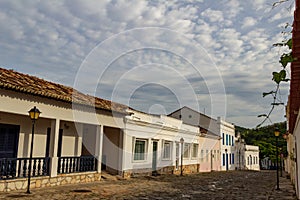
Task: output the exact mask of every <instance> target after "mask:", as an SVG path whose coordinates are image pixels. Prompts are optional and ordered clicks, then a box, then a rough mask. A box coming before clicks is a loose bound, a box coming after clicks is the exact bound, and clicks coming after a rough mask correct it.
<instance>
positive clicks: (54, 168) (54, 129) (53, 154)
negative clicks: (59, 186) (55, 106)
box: [49, 119, 60, 177]
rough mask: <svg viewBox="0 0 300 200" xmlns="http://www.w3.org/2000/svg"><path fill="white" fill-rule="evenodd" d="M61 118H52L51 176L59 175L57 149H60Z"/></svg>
mask: <svg viewBox="0 0 300 200" xmlns="http://www.w3.org/2000/svg"><path fill="white" fill-rule="evenodd" d="M59 124H60V120H59V119H54V120H51V134H50V138H51V139H50V151H49V155H50V169H49V173H50V177H56V176H57V165H58V158H57V149H58V136H59Z"/></svg>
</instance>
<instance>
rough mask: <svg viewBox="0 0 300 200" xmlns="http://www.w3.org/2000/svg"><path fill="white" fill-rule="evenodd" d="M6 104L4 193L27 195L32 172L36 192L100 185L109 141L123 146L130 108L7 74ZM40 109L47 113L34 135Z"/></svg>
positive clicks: (0, 173)
mask: <svg viewBox="0 0 300 200" xmlns="http://www.w3.org/2000/svg"><path fill="white" fill-rule="evenodd" d="M0 102H1V106H0V137H1V140H0V169H1V170H0V191H11V190H19V189H26V187H27V177H28V174H29V173H30V171H31V173H30V175H31V177H32V179H31V182H32V184H31V186H32V187H47V186H55V185H61V184H70V183H78V182H91V181H95V180H100V178H101V163H102V158H103V156H105V155H106V152H105V150H106V149H105V148H106V143H103V138H104V139H105V138H116V139H118V140H121V138H122V128H123V127H124V122H123V119H124V116H125V115H127V113H126V109H127V107H126V106H124V105H121V104H117V103H112V102H110V101H107V100H104V99H100V98H96V97H91V96H88V95H85V94H82V93H80V92H79V91H76V90H74V89H73V88H70V87H67V86H63V85H59V84H56V83H51V82H48V81H45V80H42V79H39V78H37V77H34V76H29V75H26V74H21V73H18V72H15V71H13V70H6V69H2V68H0ZM34 106H36V107H37V108H38V109H39V110H40V111H41V112H42V113H41V115H40V117H39V119H38V120H37V121H36V122H35V129H34V130H35V131H34V134H33V135H32V130H33V129H32V122H31V120H30V118H29V116H28V111H29V110H30V109H31V108H33V107H34ZM31 141H32V142H33V148H32V157H33V159H32V162H31V163H32V164H31V168H30V165H29V161H30V159H29V157H30V152H31ZM117 145H119V147H120V148H119V149H122V146H121V145H120V144H117ZM102 153H103V154H102ZM119 155H120V154H114V155H113V156H111V157H108V156H106V161H107V162H114V161H115V157H118V156H119ZM120 163H121V162H119V160H118V164H120ZM117 169H119V168H117Z"/></svg>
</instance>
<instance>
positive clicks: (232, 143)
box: [231, 136, 234, 146]
mask: <svg viewBox="0 0 300 200" xmlns="http://www.w3.org/2000/svg"><path fill="white" fill-rule="evenodd" d="M231 145H232V146H234V137H233V136H232V142H231Z"/></svg>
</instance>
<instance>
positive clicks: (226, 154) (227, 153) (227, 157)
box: [226, 153, 228, 171]
mask: <svg viewBox="0 0 300 200" xmlns="http://www.w3.org/2000/svg"><path fill="white" fill-rule="evenodd" d="M226 171H228V153H226Z"/></svg>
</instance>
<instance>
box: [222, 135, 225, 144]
mask: <svg viewBox="0 0 300 200" xmlns="http://www.w3.org/2000/svg"><path fill="white" fill-rule="evenodd" d="M222 144H223V145H225V135H224V133H223V134H222Z"/></svg>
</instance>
